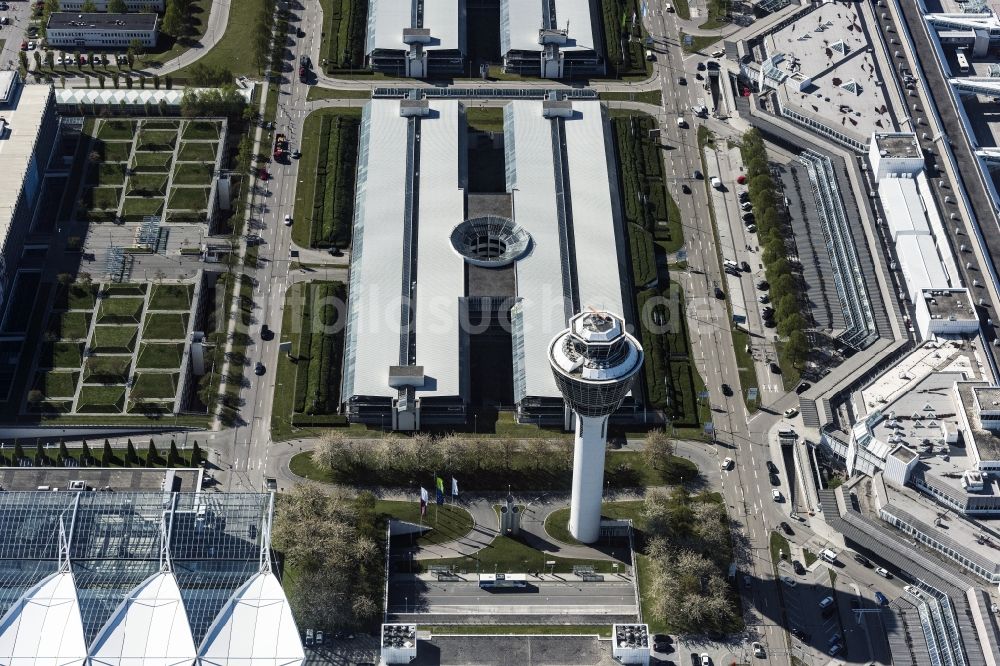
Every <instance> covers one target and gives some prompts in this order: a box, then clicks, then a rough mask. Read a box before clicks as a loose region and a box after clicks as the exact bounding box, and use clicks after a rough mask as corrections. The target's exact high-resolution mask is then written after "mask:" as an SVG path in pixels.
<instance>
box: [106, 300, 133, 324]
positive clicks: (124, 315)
mask: <svg viewBox="0 0 1000 666" xmlns="http://www.w3.org/2000/svg"><path fill="white" fill-rule="evenodd" d="M142 306H143V299H141V298H129V297H114V298H103V299H101V307H100V309H99V310H98V314H97V323H98V324H138V323H139V319H140V317H141V316H142Z"/></svg>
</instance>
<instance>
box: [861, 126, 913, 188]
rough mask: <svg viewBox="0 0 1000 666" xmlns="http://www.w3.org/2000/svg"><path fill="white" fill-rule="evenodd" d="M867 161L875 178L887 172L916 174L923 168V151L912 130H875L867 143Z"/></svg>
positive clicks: (878, 178)
mask: <svg viewBox="0 0 1000 666" xmlns="http://www.w3.org/2000/svg"><path fill="white" fill-rule="evenodd" d="M868 161H869V162H871V165H872V171H873V172H874V173H875V180H881V179H882V178H884V177H885V176H886V175H888V174H916V173H918V172H920V171H922V170H923V168H924V153H923V151H922V150H921V149H920V144H919V143H917V135H916V134H914V133H913V132H875V133H874V134H873V135H872V140H871V143H869V144H868Z"/></svg>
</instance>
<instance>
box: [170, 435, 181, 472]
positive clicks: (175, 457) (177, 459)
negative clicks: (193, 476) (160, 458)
mask: <svg viewBox="0 0 1000 666" xmlns="http://www.w3.org/2000/svg"><path fill="white" fill-rule="evenodd" d="M180 466H181V454H180V451H178V450H177V443H176V442H175V441H174V440H170V453H168V454H167V467H180Z"/></svg>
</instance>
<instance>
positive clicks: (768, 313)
mask: <svg viewBox="0 0 1000 666" xmlns="http://www.w3.org/2000/svg"><path fill="white" fill-rule="evenodd" d="M760 316H761V317H763V318H764V319H770V318H771V317H773V316H774V308H772V307H771V306H770V305H768V306H767V307H766V308H764V309H763V310H761V311H760Z"/></svg>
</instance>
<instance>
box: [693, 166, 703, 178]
mask: <svg viewBox="0 0 1000 666" xmlns="http://www.w3.org/2000/svg"><path fill="white" fill-rule="evenodd" d="M694 177H695V179H696V180H701V179H702V178H704V176H702V175H701V171H698V170H697V169H695V170H694Z"/></svg>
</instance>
